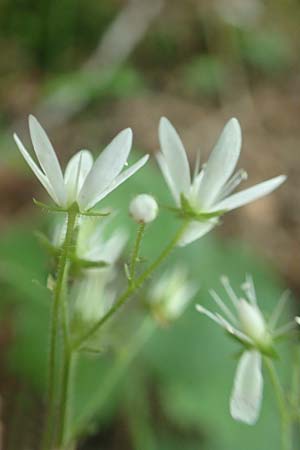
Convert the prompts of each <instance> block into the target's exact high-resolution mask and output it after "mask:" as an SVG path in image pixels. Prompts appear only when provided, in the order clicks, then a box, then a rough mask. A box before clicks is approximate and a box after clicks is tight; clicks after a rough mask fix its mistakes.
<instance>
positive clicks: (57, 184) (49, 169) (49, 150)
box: [29, 116, 67, 207]
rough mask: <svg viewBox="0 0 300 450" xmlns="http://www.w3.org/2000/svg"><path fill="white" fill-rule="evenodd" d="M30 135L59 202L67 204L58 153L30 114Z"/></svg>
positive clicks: (62, 204) (61, 204)
mask: <svg viewBox="0 0 300 450" xmlns="http://www.w3.org/2000/svg"><path fill="white" fill-rule="evenodd" d="M29 129H30V136H31V140H32V144H33V148H34V151H35V153H36V156H37V158H38V160H39V163H40V165H41V167H42V169H43V170H44V172H45V174H46V175H47V178H48V180H49V183H50V184H51V186H52V189H53V191H54V192H55V194H56V197H57V200H58V204H59V205H60V206H63V207H64V206H66V200H67V198H66V192H65V184H64V179H63V175H62V171H61V168H60V164H59V162H58V159H57V156H56V153H55V151H54V149H53V147H52V144H51V142H50V141H49V138H48V136H47V134H46V132H45V131H44V129H43V128H42V127H41V125H40V124H39V122H38V121H37V119H36V118H35V117H34V116H29Z"/></svg>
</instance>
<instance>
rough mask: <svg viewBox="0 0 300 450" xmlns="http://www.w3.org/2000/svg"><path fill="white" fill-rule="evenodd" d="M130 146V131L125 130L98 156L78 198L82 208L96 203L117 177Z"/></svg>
mask: <svg viewBox="0 0 300 450" xmlns="http://www.w3.org/2000/svg"><path fill="white" fill-rule="evenodd" d="M131 144H132V131H131V129H130V128H127V129H126V130H123V131H121V132H120V133H119V134H118V135H117V136H116V137H115V138H114V139H113V140H112V141H111V143H110V144H109V145H108V146H107V147H106V148H105V149H104V150H103V152H102V153H101V154H100V155H99V156H98V158H97V159H96V161H95V163H94V165H93V167H92V170H91V171H90V173H89V174H88V176H87V177H86V180H85V182H84V184H83V187H82V189H81V191H80V194H79V197H78V202H79V203H80V205H81V206H82V207H83V208H87V207H88V205H90V204H91V203H92V204H93V205H94V204H95V203H97V201H99V199H97V198H98V196H100V194H101V192H102V191H104V190H105V189H107V188H108V186H110V184H111V183H112V182H113V181H114V179H115V178H116V177H117V176H118V175H119V173H120V172H121V170H122V168H123V166H124V164H125V163H126V161H127V158H128V155H129V152H130V149H131ZM94 199H96V200H94ZM89 207H90V206H89Z"/></svg>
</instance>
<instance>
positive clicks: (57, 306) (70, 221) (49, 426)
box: [44, 206, 78, 450]
mask: <svg viewBox="0 0 300 450" xmlns="http://www.w3.org/2000/svg"><path fill="white" fill-rule="evenodd" d="M77 214H78V211H77V208H76V207H75V206H73V207H71V208H70V209H69V211H68V216H67V230H66V236H65V240H64V243H63V245H62V248H61V255H60V257H59V261H58V269H57V279H56V283H55V287H54V296H53V307H52V313H51V319H50V323H51V324H50V353H49V368H48V371H49V372H48V412H47V423H46V431H45V438H44V449H45V450H48V449H49V448H51V445H52V443H53V440H54V435H55V429H56V426H55V416H56V412H55V411H56V392H55V391H56V389H55V385H56V372H57V363H58V337H59V325H60V313H61V309H62V307H63V306H64V305H63V300H64V299H63V297H64V285H65V279H66V276H67V274H66V272H67V268H68V256H69V253H70V249H71V246H72V241H73V237H74V231H75V226H76V219H77ZM64 322H65V321H64Z"/></svg>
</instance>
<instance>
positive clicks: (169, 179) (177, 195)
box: [156, 153, 180, 206]
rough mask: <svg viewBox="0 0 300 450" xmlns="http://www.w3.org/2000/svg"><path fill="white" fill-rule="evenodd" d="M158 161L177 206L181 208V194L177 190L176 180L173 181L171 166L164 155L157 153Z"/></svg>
mask: <svg viewBox="0 0 300 450" xmlns="http://www.w3.org/2000/svg"><path fill="white" fill-rule="evenodd" d="M156 159H157V162H158V165H159V167H160V170H161V171H162V174H163V176H164V179H165V181H166V183H167V185H168V187H169V189H170V191H171V194H172V196H173V198H174V200H175V202H176V204H177V206H180V192H178V190H177V186H176V184H175V180H173V178H172V177H171V174H170V170H169V166H168V164H167V162H166V158H165V156H164V155H163V153H157V154H156Z"/></svg>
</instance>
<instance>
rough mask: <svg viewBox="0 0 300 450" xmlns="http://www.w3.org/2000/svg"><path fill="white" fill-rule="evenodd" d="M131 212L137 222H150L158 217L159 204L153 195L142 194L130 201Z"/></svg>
mask: <svg viewBox="0 0 300 450" xmlns="http://www.w3.org/2000/svg"><path fill="white" fill-rule="evenodd" d="M129 213H130V215H131V217H132V218H133V220H134V221H135V222H137V223H141V224H143V223H144V224H145V223H149V222H152V221H153V220H155V219H156V216H157V214H158V205H157V203H156V200H155V199H154V198H153V197H152V196H151V195H148V194H140V195H137V196H136V197H135V198H134V199H133V200H132V201H131V202H130V205H129Z"/></svg>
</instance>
